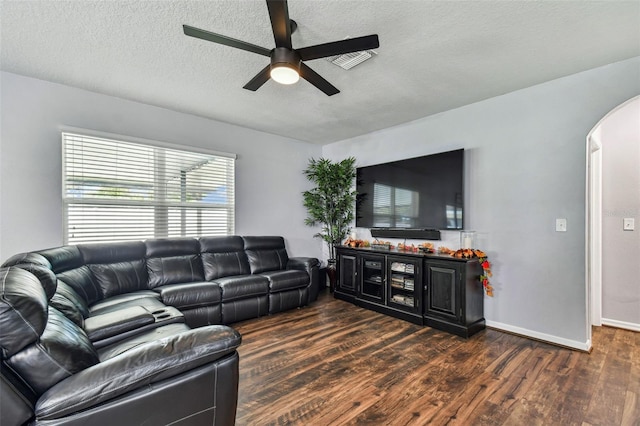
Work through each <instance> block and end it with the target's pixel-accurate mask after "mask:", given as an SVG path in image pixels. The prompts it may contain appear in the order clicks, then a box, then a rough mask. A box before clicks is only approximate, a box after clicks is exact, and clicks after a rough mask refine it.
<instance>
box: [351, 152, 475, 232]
mask: <svg viewBox="0 0 640 426" xmlns="http://www.w3.org/2000/svg"><path fill="white" fill-rule="evenodd" d="M463 176H464V150H463V149H459V150H455V151H449V152H443V153H440V154H433V155H427V156H424V157H417V158H409V159H406V160H400V161H394V162H391V163H384V164H377V165H374V166H367V167H359V168H358V169H357V191H358V197H359V201H358V203H357V204H356V226H357V227H361V228H413V229H454V230H455V229H463V228H462V226H463V222H462V221H463V212H464V206H463V200H464V197H463V186H464V179H463Z"/></svg>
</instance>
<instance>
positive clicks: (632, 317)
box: [599, 98, 640, 330]
mask: <svg viewBox="0 0 640 426" xmlns="http://www.w3.org/2000/svg"><path fill="white" fill-rule="evenodd" d="M599 129H600V135H599V137H600V140H601V141H602V322H603V324H610V325H619V326H624V327H625V328H631V329H635V330H640V279H639V278H638V277H640V262H639V261H638V253H640V98H636V99H635V100H634V101H632V102H629V103H627V104H625V105H624V106H623V107H621V108H620V109H618V110H616V111H615V112H613V113H612V114H611V115H609V116H608V117H606V119H605V120H603V122H602V124H601V125H600V126H599ZM625 217H627V218H634V219H635V221H636V229H635V230H634V231H624V230H623V229H622V220H623V218H625Z"/></svg>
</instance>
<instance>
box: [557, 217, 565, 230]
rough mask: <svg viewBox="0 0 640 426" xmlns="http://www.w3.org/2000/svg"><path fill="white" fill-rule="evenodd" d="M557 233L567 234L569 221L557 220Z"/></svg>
mask: <svg viewBox="0 0 640 426" xmlns="http://www.w3.org/2000/svg"><path fill="white" fill-rule="evenodd" d="M556 232H567V219H556Z"/></svg>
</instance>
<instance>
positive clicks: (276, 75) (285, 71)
mask: <svg viewBox="0 0 640 426" xmlns="http://www.w3.org/2000/svg"><path fill="white" fill-rule="evenodd" d="M271 78H272V79H273V80H274V81H275V82H277V83H280V84H295V83H297V82H298V80H300V74H299V73H298V71H296V70H294V69H293V68H291V67H288V66H286V65H279V66H274V67H272V68H271Z"/></svg>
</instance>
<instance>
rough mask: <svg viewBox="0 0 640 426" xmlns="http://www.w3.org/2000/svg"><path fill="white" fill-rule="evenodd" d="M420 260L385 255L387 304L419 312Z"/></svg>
mask: <svg viewBox="0 0 640 426" xmlns="http://www.w3.org/2000/svg"><path fill="white" fill-rule="evenodd" d="M421 264H422V260H420V259H412V258H410V257H400V256H388V257H387V295H388V297H387V304H388V305H389V306H391V307H393V308H396V309H402V310H405V311H408V312H413V313H417V312H420V283H421V282H422V279H421V276H422V275H421Z"/></svg>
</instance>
